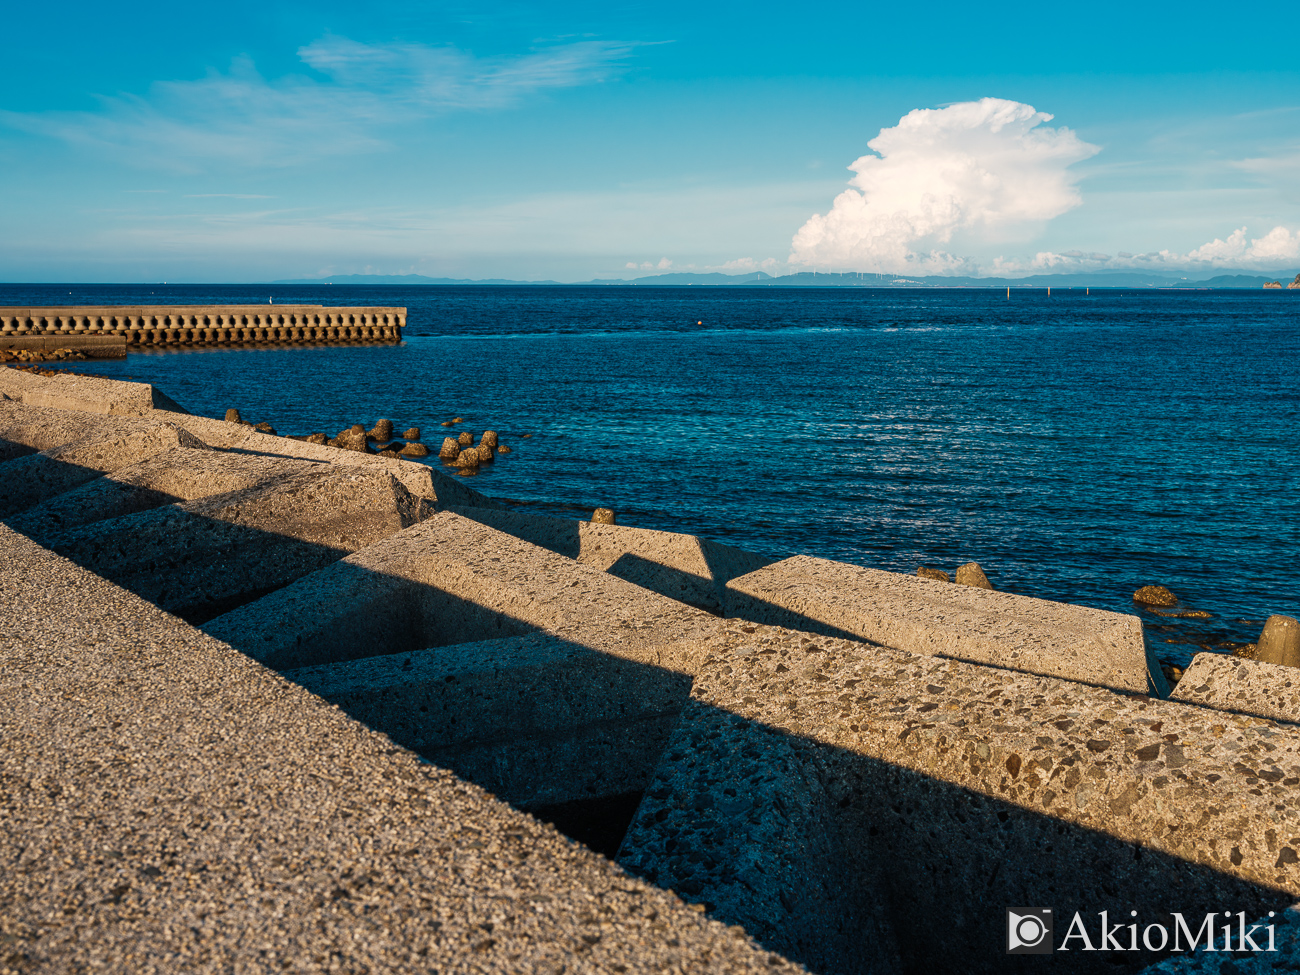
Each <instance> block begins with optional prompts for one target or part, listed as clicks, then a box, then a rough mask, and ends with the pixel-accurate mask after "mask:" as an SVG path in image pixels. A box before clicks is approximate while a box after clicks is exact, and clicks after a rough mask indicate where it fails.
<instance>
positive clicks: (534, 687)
mask: <svg viewBox="0 0 1300 975" xmlns="http://www.w3.org/2000/svg"><path fill="white" fill-rule="evenodd" d="M285 676H286V677H287V678H289V679H290V680H292V681H294V682H296V683H299V684H301V685H303V686H304V687H306V688H307V689H308V690H310V691H312V692H313V693H315V694H318V695H319V696H320V697H322V698H324V699H325V700H327V701H330V702H332V703H334V704H337V705H338V706H339V707H341V708H343V709H344V710H345V711H347V712H348V713H349V714H350V715H352V716H353V717H354V718H356V719H357V720H359V721H362V722H364V723H365V724H366V725H368V726H369V727H371V728H374V729H376V730H378V731H382V732H384V733H385V734H386V735H388V736H389V737H390V738H392V739H393V740H394V741H395V742H397V743H399V744H401V745H403V746H405V747H407V748H410V749H411V750H412V751H415V752H417V753H418V754H420V755H422V756H424V757H425V758H427V759H429V760H430V761H433V762H435V763H436V764H438V765H442V766H445V767H447V768H450V769H452V770H453V771H455V772H456V773H457V774H459V775H461V776H462V777H464V778H466V779H469V780H470V781H472V782H476V783H478V784H479V785H481V786H483V787H484V788H486V789H488V790H489V791H491V792H492V793H494V794H495V795H497V796H500V797H501V798H503V799H505V800H507V801H508V802H511V803H514V804H515V805H518V806H523V807H527V808H532V807H536V806H541V805H548V804H553V803H561V802H572V801H574V800H577V799H589V798H594V797H600V796H612V795H621V794H625V793H629V792H639V791H641V790H642V789H644V788H645V786H646V783H647V782H649V780H650V777H651V775H652V774H653V773H654V769H655V766H656V764H657V763H658V760H659V753H660V751H661V750H662V749H663V746H664V743H665V742H666V741H667V740H668V736H669V734H670V733H671V731H672V728H673V725H674V724H675V723H676V719H677V715H678V713H679V712H680V711H681V709H682V706H683V705H684V704H685V703H686V700H687V697H688V696H689V694H690V689H691V681H690V677H689V676H687V675H685V674H680V673H676V672H674V671H669V670H663V669H661V668H658V667H651V666H647V665H645V664H640V663H636V662H633V661H629V660H624V659H622V658H620V657H615V656H611V655H610V654H606V653H600V652H598V651H596V650H593V649H591V648H589V647H584V646H581V645H579V644H576V643H573V642H571V641H570V640H565V639H561V638H559V637H555V636H549V635H546V634H542V633H534V634H530V635H528V636H522V637H515V638H512V639H506V640H484V641H482V642H479V643H468V644H462V645H459V646H451V647H438V648H436V649H431V650H421V651H416V652H413V653H399V654H387V655H385V656H381V657H369V658H366V659H363V660H352V661H347V662H345V663H337V664H327V665H324V666H318V667H308V668H304V669H302V670H290V671H286V672H285Z"/></svg>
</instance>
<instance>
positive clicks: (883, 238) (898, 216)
mask: <svg viewBox="0 0 1300 975" xmlns="http://www.w3.org/2000/svg"><path fill="white" fill-rule="evenodd" d="M1051 119H1052V116H1051V115H1048V114H1046V113H1044V112H1039V111H1036V110H1035V109H1034V108H1033V106H1031V105H1026V104H1023V103H1021V102H1014V101H1007V100H1005V99H1000V98H983V99H981V100H979V101H978V102H961V103H958V104H955V105H950V106H948V107H946V108H941V109H917V110H916V111H913V112H911V113H909V114H908V115H906V116H904V117H903V118H902V119H901V120H899V123H898V125H896V126H894V127H892V128H886V129H882V130H881V131H880V134H879V135H878V136H876V138H874V139H872V140H871V141H870V142H868V143H867V145H868V147H869V148H871V149H872V150H873V153H874V154H868V155H865V156H862V157H861V158H859V159H857V160H856V161H855V162H854V163H853V164H852V165H851V166H849V169H851V170H852V171H853V172H855V173H856V174H857V175H856V176H854V177H853V179H851V180H850V181H849V187H850V188H849V189H847V190H845V191H844V192H843V193H841V194H840V195H839V196H837V197H836V198H835V201H834V203H833V204H832V206H831V209H830V210H829V212H827V213H825V214H816V215H814V216H813V217H812V218H811V219H809V220H808V221H807V223H805V224H804V225H803V227H801V228H800V229H799V231H798V232H797V233H796V234H795V236H794V239H793V241H792V242H791V255H790V260H791V262H794V263H800V264H805V265H813V266H816V265H828V266H832V267H838V268H848V269H852V270H862V271H890V272H922V273H941V272H943V271H945V270H958V269H966V268H967V266H968V265H969V262H968V261H966V260H965V259H963V258H961V257H959V256H955V255H953V254H950V253H948V252H947V251H946V250H944V249H943V246H944V245H946V244H948V243H949V242H950V241H951V240H952V239H953V236H954V234H957V233H958V232H963V233H966V234H968V235H975V236H979V235H984V236H996V237H998V238H999V239H1004V240H1005V239H1008V238H1009V237H1016V236H1018V235H1019V236H1030V235H1032V233H1034V232H1036V231H1037V230H1038V229H1039V228H1041V226H1042V224H1043V223H1044V222H1046V221H1048V220H1050V219H1052V218H1053V217H1056V216H1059V215H1060V214H1062V213H1065V212H1066V211H1067V210H1070V209H1072V208H1074V207H1076V206H1078V205H1079V204H1080V203H1081V202H1082V198H1081V197H1080V195H1079V191H1078V189H1077V187H1076V186H1075V182H1076V180H1077V176H1076V175H1075V174H1074V173H1073V172H1071V171H1070V168H1069V167H1070V166H1071V165H1072V164H1074V163H1076V162H1079V161H1081V160H1083V159H1087V158H1088V157H1090V156H1092V155H1094V154H1095V153H1097V152H1098V151H1100V150H1099V148H1098V147H1097V146H1094V145H1090V144H1089V143H1087V142H1084V141H1083V140H1081V139H1080V138H1079V137H1078V136H1077V135H1075V133H1074V132H1072V131H1071V130H1070V129H1067V128H1064V127H1061V128H1051V127H1048V126H1046V125H1044V124H1043V123H1045V122H1048V121H1051Z"/></svg>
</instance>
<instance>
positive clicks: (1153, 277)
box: [268, 270, 1297, 290]
mask: <svg viewBox="0 0 1300 975" xmlns="http://www.w3.org/2000/svg"><path fill="white" fill-rule="evenodd" d="M1295 274H1297V271H1296V270H1291V271H1278V272H1274V273H1271V274H1258V275H1255V274H1218V275H1214V276H1212V277H1209V278H1204V279H1196V280H1192V279H1188V278H1185V277H1176V276H1173V275H1169V274H1147V273H1143V272H1140V271H1109V272H1108V271H1093V272H1087V273H1081V274H1033V275H1029V276H1027V277H1022V278H977V277H956V276H943V275H929V276H923V277H914V278H909V277H905V276H903V275H899V274H868V273H859V272H852V271H845V272H820V271H801V272H799V273H798V274H783V275H775V276H774V275H770V274H766V273H765V272H762V271H753V272H751V273H749V274H722V273H720V272H711V273H701V274H695V273H691V272H685V271H681V272H668V273H665V274H654V275H648V276H646V277H640V278H594V279H592V280H590V281H549V280H548V281H517V280H512V279H509V278H481V279H475V278H431V277H426V276H425V275H423V274H339V275H334V276H331V277H321V278H287V279H281V280H276V281H270V282H268V283H269V284H298V285H303V284H305V285H321V284H341V285H362V286H365V285H408V286H418V285H475V286H480V287H482V286H493V285H513V286H520V285H532V286H539V287H541V286H546V287H600V286H605V287H620V286H621V287H678V288H679V287H684V286H693V285H704V286H711V287H777V288H806V287H817V288H833V287H842V288H1089V287H1091V288H1165V289H1168V288H1197V289H1202V288H1246V289H1255V290H1257V289H1260V288H1264V287H1266V286H1268V285H1269V284H1270V282H1273V281H1275V280H1278V279H1283V280H1285V279H1286V278H1290V277H1291V276H1292V275H1295Z"/></svg>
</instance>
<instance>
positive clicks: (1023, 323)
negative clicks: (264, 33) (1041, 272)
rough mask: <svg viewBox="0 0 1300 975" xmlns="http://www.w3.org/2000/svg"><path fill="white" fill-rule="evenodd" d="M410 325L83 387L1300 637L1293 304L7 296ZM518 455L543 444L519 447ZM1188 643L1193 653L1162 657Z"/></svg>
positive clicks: (680, 518)
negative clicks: (1297, 618)
mask: <svg viewBox="0 0 1300 975" xmlns="http://www.w3.org/2000/svg"><path fill="white" fill-rule="evenodd" d="M271 295H274V298H275V301H276V303H277V304H280V303H283V304H290V303H295V302H312V303H323V304H333V305H344V304H377V305H405V306H407V307H408V308H409V325H408V327H407V329H406V336H407V338H406V342H405V343H404V344H403V345H401V346H398V347H375V348H318V349H292V350H275V351H200V352H189V353H153V354H143V355H132V356H131V357H130V358H129V359H127V360H126V361H125V362H115V363H114V362H108V363H78V364H76V366H75V368H76V369H77V370H78V371H83V372H96V373H102V374H104V375H109V376H113V377H118V378H126V377H128V376H129V377H133V378H135V379H137V380H142V381H149V382H153V383H155V384H156V385H158V386H159V387H160V388H161V389H163V390H164V391H166V392H167V393H168V394H169V395H170V396H172V397H173V398H174V399H176V400H178V401H179V402H181V403H182V404H183V405H185V406H186V407H187V408H189V409H190V410H191V411H192V412H197V413H204V414H207V415H210V416H220V415H222V414H223V413H224V411H225V410H226V408H227V407H231V406H234V407H237V408H238V409H239V410H240V411H241V412H242V413H243V415H244V417H245V418H246V419H251V420H253V421H259V420H263V419H265V420H269V421H270V422H272V423H273V424H274V425H275V427H276V428H277V429H278V430H279V431H280V432H281V433H308V432H311V431H314V430H322V431H325V432H328V433H330V434H333V433H335V432H337V431H338V430H339V429H342V428H344V427H346V426H348V425H350V424H352V423H355V422H361V423H365V424H367V425H370V424H371V423H372V422H373V421H374V420H375V419H377V418H379V417H388V418H391V419H392V420H393V421H394V422H395V423H396V424H397V427H398V429H399V430H401V429H404V428H405V427H407V426H411V425H417V426H420V427H423V428H424V430H425V432H426V433H425V440H426V441H427V442H429V443H430V444H432V445H433V446H435V447H436V445H437V443H438V442H440V440H441V437H442V435H443V433H444V431H443V429H442V428H441V427H440V426H438V423H439V421H441V420H444V419H450V418H451V417H452V416H456V415H460V416H464V417H465V418H466V419H467V420H468V421H469V422H468V424H467V427H469V428H470V429H472V430H474V431H475V432H476V433H477V432H478V431H481V430H482V429H484V428H492V429H496V430H499V431H500V433H501V439H502V442H503V443H508V444H510V445H511V446H512V447H514V448H516V451H515V453H513V454H510V455H508V456H506V457H503V458H502V459H501V460H500V461H499V462H498V463H497V464H496V465H495V466H494V467H493V468H491V469H490V470H489V471H488V472H487V473H485V474H483V475H480V476H479V477H478V478H476V479H474V480H472V481H471V482H470V484H471V486H473V487H475V488H477V489H479V490H481V491H484V492H486V493H488V494H491V495H494V496H497V497H502V498H509V499H515V500H517V501H521V502H529V503H533V504H535V505H536V507H535V510H539V511H546V512H551V513H558V514H566V513H567V514H572V515H573V516H575V517H576V516H580V515H579V513H578V512H576V511H574V510H573V509H572V508H571V507H569V506H573V508H579V507H580V508H585V509H587V510H590V509H591V508H593V507H595V506H597V505H605V506H608V507H612V508H614V509H615V510H616V511H617V512H618V513H619V520H620V522H621V523H623V524H628V525H636V526H640V527H647V528H661V529H668V530H672V531H682V532H692V533H697V534H701V535H705V536H708V537H710V538H714V539H718V540H720V541H724V542H727V543H729V544H733V545H738V546H741V547H744V548H748V549H751V550H753V551H758V552H764V553H768V554H771V555H774V556H786V555H791V554H796V553H806V554H811V555H818V556H823V557H826V558H832V559H839V560H842V561H846V562H853V563H857V564H861V565H867V566H873V567H877V568H883V569H890V570H895V571H900V572H914V571H915V570H916V567H917V566H918V565H921V564H926V565H931V566H937V567H940V568H944V569H947V570H949V571H951V570H952V569H953V568H954V567H955V566H957V565H959V564H960V563H962V562H966V561H971V560H974V561H978V562H979V563H980V564H981V565H983V566H984V568H985V570H986V571H987V573H988V575H989V578H990V579H991V580H992V581H993V584H994V585H995V586H996V587H997V588H999V589H1004V590H1007V591H1011V592H1017V593H1023V594H1025V595H1032V596H1040V597H1044V598H1049V599H1057V600H1062V601H1065V602H1073V603H1081V604H1086V605H1092V606H1098V607H1103V608H1107V609H1113V610H1118V611H1122V612H1133V611H1134V606H1133V603H1132V601H1131V595H1132V593H1133V591H1134V590H1135V589H1136V588H1138V587H1139V586H1141V585H1145V584H1149V583H1161V584H1164V585H1167V586H1169V587H1170V588H1171V589H1173V590H1174V592H1175V593H1177V594H1178V595H1179V596H1180V597H1182V599H1183V601H1184V603H1185V604H1186V605H1187V606H1189V607H1193V608H1198V609H1205V610H1208V611H1210V612H1211V613H1213V614H1214V619H1212V620H1209V621H1203V622H1196V623H1192V622H1190V621H1177V622H1169V621H1165V620H1160V619H1158V618H1154V617H1151V616H1149V615H1148V616H1146V617H1145V618H1146V620H1147V622H1148V631H1149V632H1150V634H1151V638H1152V640H1153V642H1155V643H1156V644H1157V645H1158V647H1159V648H1160V651H1161V655H1162V656H1163V657H1165V658H1166V659H1168V660H1170V661H1172V662H1186V660H1188V659H1190V655H1191V653H1193V652H1195V651H1196V650H1197V649H1198V646H1218V647H1222V645H1223V643H1224V642H1225V641H1233V640H1236V641H1247V640H1253V639H1254V638H1255V636H1256V635H1257V634H1258V630H1259V625H1260V623H1261V622H1262V620H1263V619H1264V617H1265V616H1267V615H1268V614H1270V613H1287V614H1291V615H1296V614H1300V593H1298V591H1297V583H1296V578H1297V565H1296V563H1297V556H1298V555H1300V450H1297V446H1296V438H1297V431H1300V391H1298V390H1300V291H1292V292H1276V291H1274V292H1262V291H1261V292H1256V291H1218V292H1204V291H1201V292H1164V291H1161V292H1157V291H1138V292H1124V291H1094V292H1093V293H1092V294H1090V295H1088V294H1085V292H1084V291H1083V290H1081V289H1080V290H1060V289H1057V290H1054V291H1053V293H1052V295H1051V297H1050V298H1049V297H1047V295H1046V294H1045V292H1044V291H1042V290H1034V291H1028V290H1026V291H1013V292H1012V295H1011V298H1010V300H1008V299H1007V298H1006V296H1005V294H1004V292H1000V291H983V290H943V291H939V290H906V291H897V290H889V291H885V290H870V289H861V290H859V289H852V290H850V289H829V288H828V289H824V290H823V289H805V290H795V289H778V288H729V289H718V288H662V289H661V288H628V287H622V288H591V287H572V288H567V287H566V288H543V287H537V288H522V287H521V288H510V287H502V288H479V287H421V288H396V287H366V288H361V287H339V286H322V287H289V286H281V285H274V286H267V285H241V286H185V287H175V286H168V287H161V286H159V287H153V286H130V287H127V286H71V285H63V286H61V287H60V286H34V285H32V286H20V285H0V304H27V303H32V304H72V303H78V304H90V303H107V304H134V303H157V304H199V303H207V302H219V303H230V302H244V301H252V302H260V303H264V302H265V301H266V300H267V298H268V297H269V296H271ZM525 433H531V434H533V436H532V438H530V439H523V438H522V435H523V434H525ZM1167 641H1172V642H1167Z"/></svg>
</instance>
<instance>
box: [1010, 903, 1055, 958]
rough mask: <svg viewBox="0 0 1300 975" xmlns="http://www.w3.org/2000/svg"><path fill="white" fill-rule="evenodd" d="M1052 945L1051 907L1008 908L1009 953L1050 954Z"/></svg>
mask: <svg viewBox="0 0 1300 975" xmlns="http://www.w3.org/2000/svg"><path fill="white" fill-rule="evenodd" d="M1052 947H1053V945H1052V909H1051V908H1050V907H1008V908H1007V954H1008V955H1050V954H1051V953H1052Z"/></svg>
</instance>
